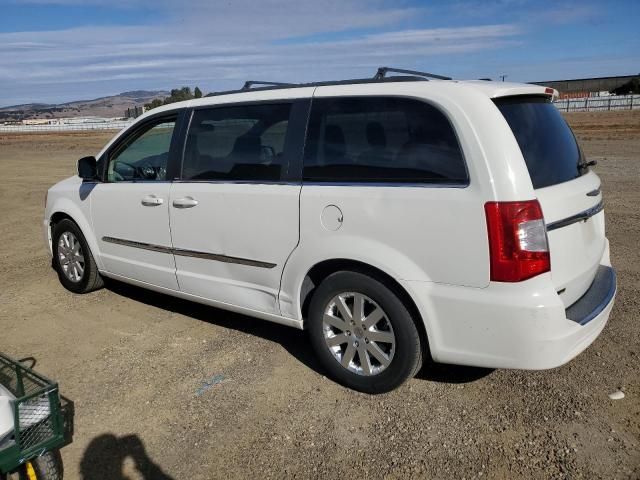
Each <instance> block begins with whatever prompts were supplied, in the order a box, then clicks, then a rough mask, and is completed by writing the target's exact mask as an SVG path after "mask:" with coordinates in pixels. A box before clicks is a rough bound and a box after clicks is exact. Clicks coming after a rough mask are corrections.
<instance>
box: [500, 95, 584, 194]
mask: <svg viewBox="0 0 640 480" xmlns="http://www.w3.org/2000/svg"><path fill="white" fill-rule="evenodd" d="M495 103H496V105H497V106H498V109H500V112H502V115H503V116H504V118H505V119H506V120H507V123H508V124H509V126H510V127H511V130H512V131H513V135H514V136H515V137H516V140H517V141H518V145H519V146H520V150H521V151H522V156H523V157H524V160H525V162H526V164H527V168H528V170H529V175H530V176H531V182H532V184H533V188H543V187H549V186H551V185H557V184H558V183H563V182H568V181H569V180H573V179H574V178H577V177H579V176H580V175H582V174H584V173H586V169H584V168H582V167H581V166H580V164H581V163H582V154H581V152H580V148H579V147H578V143H577V142H576V139H575V137H574V135H573V132H572V131H571V128H570V127H569V125H568V124H567V122H566V121H565V120H564V118H562V115H561V114H560V112H559V111H558V109H557V108H556V107H555V106H554V105H553V104H552V103H551V101H550V100H548V99H547V98H544V97H526V96H520V97H505V98H500V99H497V100H495Z"/></svg>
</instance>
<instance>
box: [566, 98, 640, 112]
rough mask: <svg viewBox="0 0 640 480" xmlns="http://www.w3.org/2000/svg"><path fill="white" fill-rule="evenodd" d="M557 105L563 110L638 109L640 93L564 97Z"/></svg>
mask: <svg viewBox="0 0 640 480" xmlns="http://www.w3.org/2000/svg"><path fill="white" fill-rule="evenodd" d="M554 103H555V106H556V107H558V109H559V110H560V111H562V112H595V111H602V110H636V109H639V108H640V95H619V96H611V97H587V98H564V99H562V100H557V101H556V102H554Z"/></svg>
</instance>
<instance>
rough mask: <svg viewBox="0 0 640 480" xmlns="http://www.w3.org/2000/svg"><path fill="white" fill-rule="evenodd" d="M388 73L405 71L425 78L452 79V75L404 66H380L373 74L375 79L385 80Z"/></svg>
mask: <svg viewBox="0 0 640 480" xmlns="http://www.w3.org/2000/svg"><path fill="white" fill-rule="evenodd" d="M387 73H404V74H406V75H416V76H418V77H424V78H435V79H438V80H451V77H445V76H443V75H436V74H434V73H427V72H418V71H417V70H404V69H402V68H393V67H380V68H378V71H377V72H376V74H375V75H374V76H373V78H374V80H383V79H384V78H388V77H387V76H386V75H387Z"/></svg>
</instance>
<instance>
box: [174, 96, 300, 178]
mask: <svg viewBox="0 0 640 480" xmlns="http://www.w3.org/2000/svg"><path fill="white" fill-rule="evenodd" d="M290 113H291V105H290V104H278V105H239V106H234V107H219V108H211V109H203V110H196V111H195V112H194V113H193V118H192V119H191V126H190V127H189V133H188V135H187V143H186V146H185V154H184V160H183V166H182V179H183V180H230V181H233V180H239V181H243V180H244V181H278V180H280V179H281V177H282V174H283V173H284V171H285V170H286V165H284V163H285V162H284V145H285V138H286V135H287V127H288V124H289V115H290Z"/></svg>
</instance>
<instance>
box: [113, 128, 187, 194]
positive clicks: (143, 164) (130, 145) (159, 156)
mask: <svg viewBox="0 0 640 480" xmlns="http://www.w3.org/2000/svg"><path fill="white" fill-rule="evenodd" d="M175 123H176V122H175V119H162V120H158V121H157V122H154V123H151V124H149V125H147V126H145V127H143V128H142V129H140V130H137V131H135V132H133V133H132V134H131V135H130V136H129V137H127V138H126V139H125V140H124V142H122V143H120V144H118V146H117V147H116V148H115V150H113V152H112V153H111V154H110V158H109V167H108V168H107V181H109V182H122V181H135V180H146V181H150V180H151V181H152V180H156V181H163V180H166V178H167V162H168V160H169V148H170V147H171V138H172V136H173V129H174V127H175Z"/></svg>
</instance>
